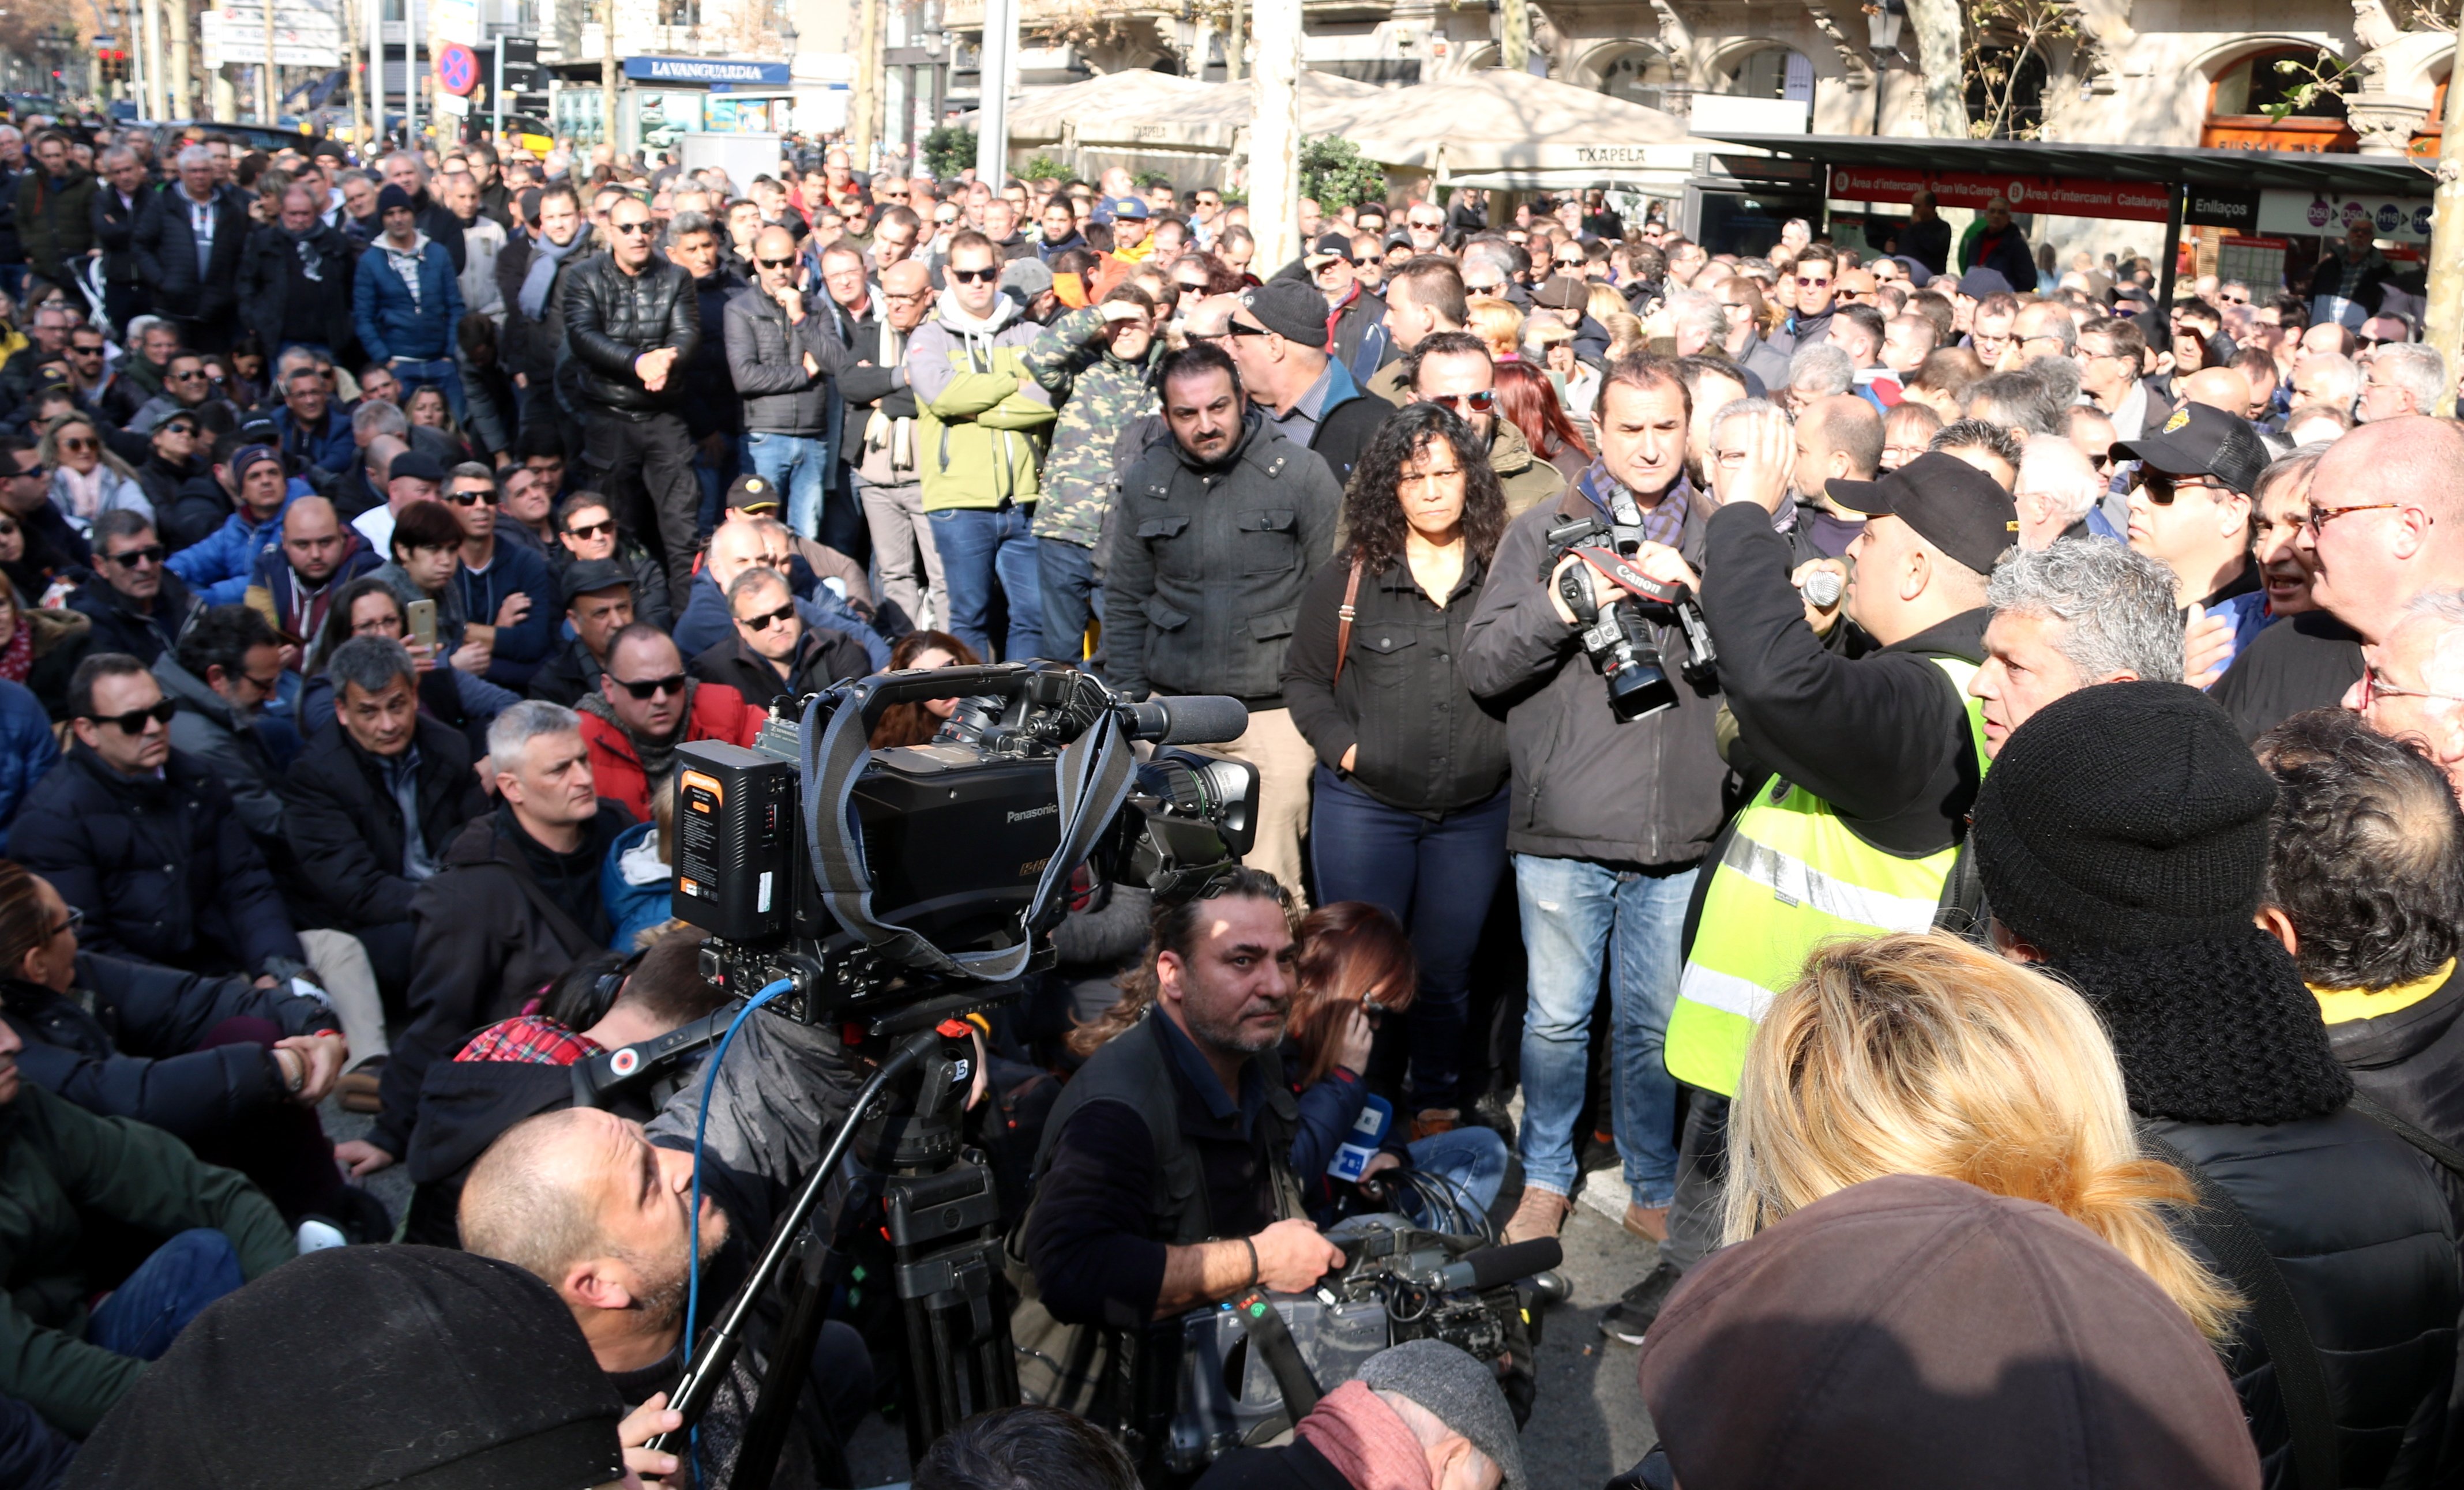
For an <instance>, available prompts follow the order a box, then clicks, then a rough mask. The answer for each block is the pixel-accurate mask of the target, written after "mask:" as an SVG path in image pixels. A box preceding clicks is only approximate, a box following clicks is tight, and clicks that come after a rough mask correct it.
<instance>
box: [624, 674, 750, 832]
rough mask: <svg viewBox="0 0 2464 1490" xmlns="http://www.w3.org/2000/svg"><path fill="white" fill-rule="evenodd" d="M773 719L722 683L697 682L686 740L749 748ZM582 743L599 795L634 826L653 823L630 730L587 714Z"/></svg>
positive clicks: (647, 786) (645, 778)
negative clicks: (627, 734) (621, 810)
mask: <svg viewBox="0 0 2464 1490" xmlns="http://www.w3.org/2000/svg"><path fill="white" fill-rule="evenodd" d="M768 717H770V714H769V711H767V710H763V709H756V708H754V707H753V706H752V705H750V704H748V703H746V702H745V701H744V695H743V694H741V693H739V692H737V690H734V689H732V688H729V687H728V686H727V685H725V684H723V683H699V684H695V685H694V687H693V714H692V716H691V717H690V718H688V719H686V721H685V738H686V739H689V740H725V741H727V743H729V744H730V745H750V744H752V743H753V737H754V736H755V735H756V734H760V733H761V722H762V721H763V720H764V719H767V718H768ZM582 742H583V745H585V746H587V747H588V748H589V751H590V773H591V775H592V777H593V778H596V779H597V781H598V785H599V795H600V796H602V797H605V798H606V799H607V800H610V801H619V802H623V803H624V804H625V806H626V808H627V810H628V811H630V812H631V813H632V814H633V818H634V821H635V822H649V821H650V778H649V776H648V775H646V774H645V773H644V772H643V770H642V762H641V758H640V757H639V756H635V755H634V754H633V742H632V741H631V740H629V739H627V738H626V737H625V732H624V731H623V730H621V729H619V728H618V727H617V725H616V722H615V721H614V720H612V719H603V718H601V717H600V716H599V715H597V714H594V713H584V714H583V716H582Z"/></svg>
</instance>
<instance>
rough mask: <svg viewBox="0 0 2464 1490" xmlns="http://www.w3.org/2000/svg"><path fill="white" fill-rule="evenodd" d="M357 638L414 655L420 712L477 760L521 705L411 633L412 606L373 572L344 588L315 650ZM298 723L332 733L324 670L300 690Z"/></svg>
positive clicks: (330, 686) (328, 650) (304, 729)
mask: <svg viewBox="0 0 2464 1490" xmlns="http://www.w3.org/2000/svg"><path fill="white" fill-rule="evenodd" d="M355 636H379V637H383V638H385V640H386V641H389V642H398V643H400V644H401V645H402V647H403V649H404V650H405V651H407V652H408V653H410V660H411V662H412V664H413V665H414V666H416V667H417V668H418V669H419V707H420V711H421V712H423V713H427V714H429V715H432V716H433V717H435V718H437V719H441V720H443V721H444V722H445V723H446V724H448V725H450V726H451V727H452V728H454V729H456V730H459V731H461V732H462V734H463V735H464V736H465V738H466V739H469V740H470V741H472V742H473V749H472V752H471V754H472V755H473V756H480V755H484V754H485V753H486V750H487V734H488V721H489V720H491V719H494V718H495V717H496V715H498V714H499V713H502V712H504V711H505V710H506V708H508V707H509V706H511V705H513V704H517V703H519V702H520V701H521V700H520V698H519V696H518V695H517V694H514V693H510V692H507V691H506V690H503V689H500V688H498V687H496V685H495V684H493V683H491V682H489V681H488V680H487V679H485V678H482V677H478V676H476V675H475V674H473V673H469V672H465V671H463V670H462V669H461V668H454V667H449V666H446V665H445V664H444V661H443V659H442V658H441V657H439V656H438V655H437V649H436V648H434V647H430V646H427V645H426V644H424V643H422V642H421V641H420V640H419V638H417V637H416V636H413V635H412V634H411V630H410V614H409V609H408V607H407V606H405V605H404V604H403V603H402V597H401V596H400V595H397V594H395V593H394V588H393V586H392V585H390V584H388V583H386V582H385V581H383V580H381V579H379V578H377V576H376V575H375V573H374V572H373V571H371V572H370V573H368V574H364V575H362V576H361V577H360V578H358V579H356V580H354V581H351V582H350V583H348V584H346V585H344V586H342V588H341V592H340V593H338V594H337V595H336V596H335V597H334V603H333V604H332V605H330V606H328V607H327V608H326V611H325V624H324V626H323V628H322V629H320V630H319V632H318V633H317V639H316V650H317V651H318V653H319V655H320V656H323V657H330V656H332V655H333V654H334V651H335V649H336V648H338V647H340V646H341V645H342V644H343V643H344V642H347V641H349V640H350V639H351V638H353V637H355ZM298 719H299V728H300V731H301V733H302V734H306V735H307V736H308V737H310V738H312V739H313V738H315V737H316V736H317V735H319V734H322V733H324V732H325V731H328V730H330V729H332V728H333V719H334V680H333V679H332V678H330V677H328V676H326V674H325V670H324V668H323V667H322V666H321V665H320V666H319V667H317V668H312V669H311V670H310V672H309V674H308V681H307V682H306V683H304V684H302V685H301V686H300V690H299V704H298Z"/></svg>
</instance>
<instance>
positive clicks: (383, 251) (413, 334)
mask: <svg viewBox="0 0 2464 1490" xmlns="http://www.w3.org/2000/svg"><path fill="white" fill-rule="evenodd" d="M404 265H415V266H416V270H415V273H416V274H417V275H418V278H419V292H418V294H417V295H415V296H414V295H413V294H412V293H411V288H410V281H409V280H407V279H405V278H404V277H403V273H402V268H400V267H398V266H404ZM351 322H352V325H353V326H354V327H355V328H356V329H357V330H358V331H359V334H360V345H361V347H363V349H364V350H365V351H366V352H367V354H368V358H369V360H370V361H371V362H386V361H389V360H391V359H393V358H397V357H410V358H417V359H419V360H420V361H422V362H430V361H433V360H435V359H437V358H441V357H451V356H452V355H453V328H454V327H456V326H459V325H460V324H462V289H461V286H460V285H459V284H457V283H456V282H455V280H454V275H453V259H452V255H451V254H449V253H447V252H445V245H443V244H441V243H438V242H437V241H436V240H435V239H433V238H429V237H428V236H426V235H425V234H422V235H421V236H420V237H419V238H417V239H416V240H414V242H413V244H412V247H411V248H410V250H409V251H408V252H397V251H396V250H395V249H394V248H393V246H392V245H391V243H390V242H389V241H388V240H386V239H384V238H379V239H378V240H377V241H376V242H374V243H372V244H369V245H368V251H367V252H365V253H363V254H362V255H361V256H360V271H359V275H358V277H357V278H355V279H354V280H353V281H352V283H351Z"/></svg>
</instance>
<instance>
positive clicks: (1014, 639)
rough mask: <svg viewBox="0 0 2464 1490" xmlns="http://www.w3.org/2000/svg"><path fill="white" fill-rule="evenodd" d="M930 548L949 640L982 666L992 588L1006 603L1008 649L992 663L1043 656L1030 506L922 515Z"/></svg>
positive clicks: (987, 649) (1040, 582)
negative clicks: (944, 592) (945, 592)
mask: <svg viewBox="0 0 2464 1490" xmlns="http://www.w3.org/2000/svg"><path fill="white" fill-rule="evenodd" d="M924 516H925V520H926V521H928V522H930V523H932V525H933V547H934V549H935V551H936V552H938V553H939V554H940V556H941V579H942V581H943V582H944V583H946V584H948V585H949V587H950V620H949V628H950V634H951V635H952V636H955V637H957V639H958V640H959V641H961V642H964V643H966V644H967V645H968V646H972V647H974V648H975V649H976V652H977V654H978V655H979V656H980V657H982V658H983V659H984V661H986V662H992V661H995V660H997V659H995V657H994V656H993V647H992V635H991V627H992V613H993V586H994V584H995V583H999V584H1000V585H1001V595H1002V597H1003V598H1004V599H1005V600H1006V601H1007V602H1008V603H1009V645H1008V646H1004V647H1002V648H1001V656H1000V658H999V659H998V660H999V661H1002V662H1024V661H1026V660H1027V659H1028V658H1030V657H1041V656H1043V655H1044V603H1043V589H1044V575H1043V571H1042V570H1041V568H1040V567H1039V566H1038V564H1037V562H1036V558H1035V538H1034V537H1033V536H1032V535H1030V534H1029V533H1028V532H1027V528H1028V525H1029V524H1031V523H1032V522H1034V520H1035V513H1034V511H1033V508H1032V506H1031V505H1030V506H1025V507H1022V506H1019V505H1017V504H1015V503H1013V504H1012V505H1010V506H1008V507H1004V508H1001V510H1000V511H998V512H984V511H980V510H977V509H964V508H956V507H945V508H943V509H941V510H940V511H939V512H935V513H926V514H925V515H924Z"/></svg>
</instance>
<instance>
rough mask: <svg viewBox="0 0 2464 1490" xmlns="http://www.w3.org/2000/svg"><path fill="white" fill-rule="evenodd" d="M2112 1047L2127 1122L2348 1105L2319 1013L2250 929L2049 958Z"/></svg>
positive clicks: (2281, 958) (2236, 1117)
mask: <svg viewBox="0 0 2464 1490" xmlns="http://www.w3.org/2000/svg"><path fill="white" fill-rule="evenodd" d="M2044 967H2045V971H2047V972H2050V973H2055V974H2058V975H2061V976H2062V977H2063V978H2065V979H2066V980H2068V981H2069V982H2070V983H2071V985H2072V986H2073V987H2076V988H2077V989H2078V990H2079V993H2080V994H2081V995H2082V996H2084V997H2086V999H2087V1001H2088V1002H2089V1004H2091V1005H2092V1006H2094V1008H2095V1009H2096V1012H2097V1017H2098V1018H2099V1019H2101V1020H2102V1021H2103V1022H2104V1027H2105V1029H2106V1031H2107V1032H2109V1033H2110V1034H2111V1035H2112V1037H2113V1053H2114V1056H2115V1058H2116V1059H2117V1060H2118V1061H2119V1062H2120V1063H2121V1065H2122V1080H2123V1085H2124V1087H2125V1088H2127V1090H2128V1092H2129V1096H2130V1110H2131V1111H2133V1112H2136V1113H2138V1114H2140V1115H2141V1116H2143V1117H2151V1118H2169V1119H2172V1120H2174V1121H2176V1122H2183V1123H2260V1124H2265V1123H2291V1122H2297V1121H2299V1120H2300V1119H2302V1118H2312V1117H2323V1116H2325V1115H2326V1114H2328V1113H2330V1112H2333V1111H2335V1110H2336V1109H2337V1108H2339V1107H2343V1105H2344V1104H2345V1103H2346V1102H2347V1101H2349V1100H2351V1098H2352V1095H2353V1080H2352V1078H2351V1077H2350V1076H2347V1075H2346V1074H2345V1073H2344V1068H2343V1066H2342V1065H2339V1064H2338V1063H2337V1062H2336V1057H2335V1053H2334V1052H2333V1051H2332V1050H2330V1049H2329V1048H2328V1043H2327V1026H2326V1024H2325V1023H2324V1022H2323V1021H2322V1020H2321V1018H2320V1014H2319V1002H2318V1000H2317V999H2316V998H2314V997H2312V996H2311V993H2310V990H2309V988H2308V987H2307V986H2306V985H2304V984H2303V983H2302V981H2301V975H2300V973H2299V970H2297V969H2296V968H2295V967H2294V965H2293V958H2292V957H2291V956H2290V955H2288V954H2287V953H2285V951H2284V949H2283V948H2282V947H2280V946H2278V945H2277V943H2276V942H2275V940H2274V939H2272V938H2271V937H2269V936H2268V934H2267V933H2266V932H2264V931H2260V930H2258V928H2256V927H2249V928H2245V929H2243V930H2241V931H2236V932H2234V933H2233V935H2232V936H2230V937H2216V938H2212V939H2204V940H2198V941H2189V942H2181V943H2176V944H2173V945H2169V946H2161V947H2132V948H2127V949H2123V950H2117V951H2113V952H2084V953H2074V954H2071V955H2069V956H2062V957H2054V958H2050V959H2048V960H2047V961H2046V963H2045V964H2044Z"/></svg>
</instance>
